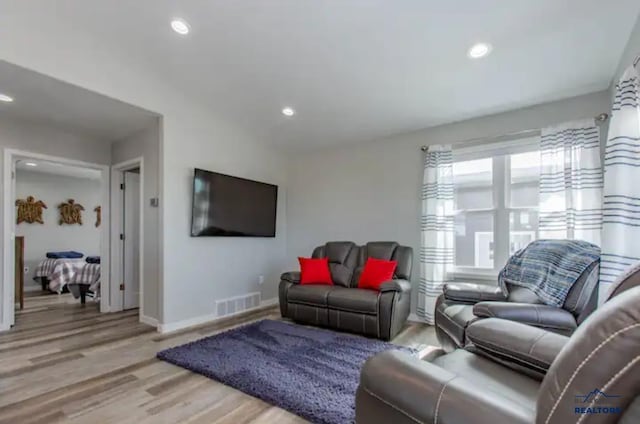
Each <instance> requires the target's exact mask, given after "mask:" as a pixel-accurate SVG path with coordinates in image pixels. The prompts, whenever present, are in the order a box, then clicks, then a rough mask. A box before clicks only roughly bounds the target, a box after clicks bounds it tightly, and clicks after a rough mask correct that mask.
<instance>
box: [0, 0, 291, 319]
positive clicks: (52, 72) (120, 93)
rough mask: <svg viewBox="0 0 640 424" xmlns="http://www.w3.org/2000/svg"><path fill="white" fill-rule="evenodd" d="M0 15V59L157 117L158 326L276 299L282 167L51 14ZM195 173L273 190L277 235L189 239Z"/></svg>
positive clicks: (26, 7) (45, 7)
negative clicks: (254, 294) (227, 303)
mask: <svg viewBox="0 0 640 424" xmlns="http://www.w3.org/2000/svg"><path fill="white" fill-rule="evenodd" d="M2 7H3V13H0V40H2V43H0V59H3V60H6V61H8V62H11V63H14V64H16V65H19V66H23V67H26V68H29V69H32V70H35V71H37V72H41V73H43V74H46V75H49V76H51V77H54V78H58V79H61V80H63V81H67V82H70V83H73V84H75V85H78V86H81V87H83V88H86V89H89V90H93V91H96V92H98V93H101V94H105V95H108V96H110V97H113V98H116V99H119V100H122V101H125V102H128V103H131V104H133V105H137V106H140V107H142V108H144V109H147V110H151V111H154V112H157V113H159V114H161V115H162V116H163V121H162V122H163V125H162V132H161V138H162V144H161V151H160V158H161V160H160V172H161V175H162V178H161V180H160V181H159V185H160V201H161V202H162V204H163V208H162V209H161V216H160V228H161V232H160V234H159V237H160V239H161V244H162V246H163V249H162V250H163V254H162V257H161V261H162V263H161V266H160V270H161V275H160V277H159V281H160V286H161V287H162V288H163V289H162V290H161V293H160V297H161V302H160V311H159V317H160V322H161V323H175V322H177V321H182V320H189V319H194V320H197V318H198V317H203V316H207V315H210V314H212V313H213V311H214V303H215V300H216V299H221V298H226V297H229V296H235V295H240V294H244V293H247V292H250V291H256V290H258V289H261V291H262V294H263V298H264V299H268V298H271V297H275V296H276V293H277V284H278V274H279V272H280V271H281V270H282V269H283V263H284V260H285V259H284V258H285V255H286V243H285V241H286V228H285V222H286V221H285V216H284V215H285V207H284V205H285V203H284V202H285V198H286V197H285V194H286V190H285V183H286V180H285V174H286V173H285V169H284V165H285V160H284V158H282V157H281V155H280V154H279V153H278V152H277V151H276V150H274V149H272V148H269V147H267V146H265V145H264V144H262V143H261V140H258V139H254V138H252V137H250V136H248V135H247V134H246V133H244V131H243V130H241V129H239V128H236V127H233V126H230V125H229V124H228V123H227V122H225V121H224V120H223V119H221V118H220V116H219V115H217V114H215V113H212V112H211V110H210V109H209V108H207V107H204V106H202V105H199V104H197V103H196V102H195V101H194V100H193V99H192V98H188V97H186V96H185V95H184V93H183V92H181V91H180V90H177V89H175V88H174V87H173V86H172V84H171V81H166V80H164V79H162V78H160V77H158V75H157V74H156V70H155V69H153V68H151V67H147V66H146V65H145V64H144V63H143V62H142V61H143V58H138V57H124V56H122V54H123V52H122V50H121V49H116V48H114V49H109V48H108V47H106V46H105V45H103V44H101V43H100V41H99V40H95V39H92V38H91V36H90V35H88V34H86V33H76V31H77V30H76V29H75V27H74V26H73V25H61V23H60V22H59V21H57V20H56V19H51V16H52V14H53V15H55V7H56V6H55V5H53V4H48V3H46V2H39V3H38V7H35V6H34V5H33V3H31V2H11V3H8V2H7V3H4V4H3V6H2ZM52 46H58V48H52ZM194 167H200V168H204V169H209V170H212V171H219V172H224V173H227V174H231V175H237V176H241V177H246V178H253V179H258V180H261V181H265V182H270V183H275V184H278V185H279V186H280V204H279V209H278V212H279V215H278V227H277V234H278V236H277V237H276V238H275V239H251V238H242V239H228V238H225V239H221V238H190V237H189V221H190V205H191V183H190V180H191V177H192V172H193V168H194ZM259 275H264V276H265V285H264V287H258V286H257V279H258V276H259Z"/></svg>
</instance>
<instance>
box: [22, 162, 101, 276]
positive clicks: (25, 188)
mask: <svg viewBox="0 0 640 424" xmlns="http://www.w3.org/2000/svg"><path fill="white" fill-rule="evenodd" d="M101 194H102V193H101V192H100V180H99V179H89V178H73V177H66V176H61V175H52V174H44V173H40V172H30V171H23V170H18V171H16V198H17V199H26V198H27V196H33V197H35V198H36V200H42V201H43V202H44V203H45V204H46V205H47V209H45V210H44V212H43V214H42V217H43V221H44V224H37V223H34V224H28V223H26V222H23V223H21V224H19V225H17V226H16V235H17V236H24V241H25V250H24V258H25V266H26V267H29V272H28V273H27V274H25V287H27V286H29V285H36V286H37V285H38V283H35V282H34V281H33V276H34V271H35V268H36V266H37V265H38V263H39V262H40V261H42V260H43V259H44V258H45V255H46V253H47V252H50V251H61V250H75V251H78V252H82V253H84V254H85V255H86V256H90V255H96V256H99V255H100V228H96V226H95V222H96V213H95V212H94V211H93V209H94V208H95V207H96V206H98V205H100V203H101V202H100V200H101V199H100V197H101ZM68 199H74V200H75V202H76V203H78V204H80V205H82V206H84V209H85V210H84V212H83V213H82V221H83V225H66V224H65V225H59V224H58V222H59V221H58V220H59V218H60V213H59V211H58V205H59V204H60V203H62V202H66V201H67V200H68ZM102 225H105V224H104V223H103V224H102Z"/></svg>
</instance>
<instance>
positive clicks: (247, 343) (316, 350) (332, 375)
mask: <svg viewBox="0 0 640 424" xmlns="http://www.w3.org/2000/svg"><path fill="white" fill-rule="evenodd" d="M389 349H397V350H403V351H406V352H409V353H415V351H413V350H411V349H408V348H404V347H400V346H396V345H393V344H391V343H386V342H382V341H379V340H373V339H367V338H365V337H361V336H355V335H350V334H344V333H338V332H334V331H330V330H322V329H318V328H309V327H304V326H301V325H296V324H289V323H286V322H283V321H272V320H263V321H258V322H255V323H253V324H249V325H246V326H244V327H239V328H236V329H233V330H229V331H226V332H224V333H220V334H217V335H215V336H211V337H207V338H204V339H200V340H197V341H195V342H191V343H187V344H184V345H181V346H177V347H174V348H171V349H167V350H163V351H161V352H159V353H158V355H157V356H158V358H159V359H162V360H163V361H167V362H170V363H172V364H175V365H178V366H180V367H183V368H186V369H188V370H191V371H193V372H196V373H198V374H202V375H204V376H206V377H209V378H212V379H214V380H218V381H220V382H222V383H224V384H226V385H229V386H231V387H234V388H236V389H238V390H240V391H242V392H244V393H247V394H249V395H251V396H254V397H257V398H259V399H262V400H263V401H265V402H267V403H270V404H271V405H275V406H278V407H280V408H282V409H286V410H287V411H290V412H292V413H294V414H296V415H298V416H300V417H303V418H305V419H307V420H309V421H312V422H314V423H325V424H345V423H353V422H354V421H355V394H356V388H357V387H358V381H359V379H360V369H361V367H362V365H363V364H364V362H365V361H366V360H367V358H369V357H371V356H373V355H375V354H376V353H379V352H382V351H384V350H389Z"/></svg>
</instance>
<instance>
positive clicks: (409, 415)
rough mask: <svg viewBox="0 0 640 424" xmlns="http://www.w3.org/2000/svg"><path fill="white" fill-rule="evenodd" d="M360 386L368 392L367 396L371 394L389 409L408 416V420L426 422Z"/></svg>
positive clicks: (422, 423)
mask: <svg viewBox="0 0 640 424" xmlns="http://www.w3.org/2000/svg"><path fill="white" fill-rule="evenodd" d="M360 387H362V390H364V391H365V392H367V394H368V395H369V396H372V397H374V398H376V399H378V400H379V401H380V402H382V403H384V404H385V405H387V406H388V407H389V408H391V409H395V410H396V411H398V412H400V413H401V414H402V415H405V416H406V417H407V418H409V419H410V420H412V421H415V422H417V423H419V424H426V423H425V422H424V421H422V420H419V419H418V418H416V417H414V416H413V415H411V414H410V413H408V412H407V411H405V410H404V409H402V408H398V407H397V406H395V405H393V404H391V402H388V401H386V400H384V399H382V398H381V397H380V396H378V395H376V394H375V393H373V392H372V391H371V390H369V389H367V388H366V387H364V386H360Z"/></svg>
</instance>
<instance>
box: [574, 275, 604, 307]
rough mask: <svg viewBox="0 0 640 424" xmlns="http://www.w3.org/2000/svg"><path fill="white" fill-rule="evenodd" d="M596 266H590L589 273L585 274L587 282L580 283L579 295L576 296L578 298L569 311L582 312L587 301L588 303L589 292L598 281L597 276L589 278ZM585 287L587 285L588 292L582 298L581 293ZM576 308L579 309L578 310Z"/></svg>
mask: <svg viewBox="0 0 640 424" xmlns="http://www.w3.org/2000/svg"><path fill="white" fill-rule="evenodd" d="M595 269H596V267H595V266H594V267H593V268H591V271H589V275H588V276H587V282H586V283H585V284H583V285H582V289H581V290H580V296H578V300H577V302H576V304H575V307H574V308H573V310H572V311H571V312H573V313H579V314H580V313H582V311H583V310H584V308H585V307H586V306H587V303H589V298H590V297H591V292H593V289H594V286H595V285H596V284H597V283H598V279H597V278H591V274H592V273H593V272H594V271H595ZM587 287H589V289H590V290H589V293H588V295H587V296H586V297H585V298H584V299H583V298H582V295H583V294H584V292H585V290H586V289H587ZM578 308H579V309H580V311H578Z"/></svg>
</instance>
